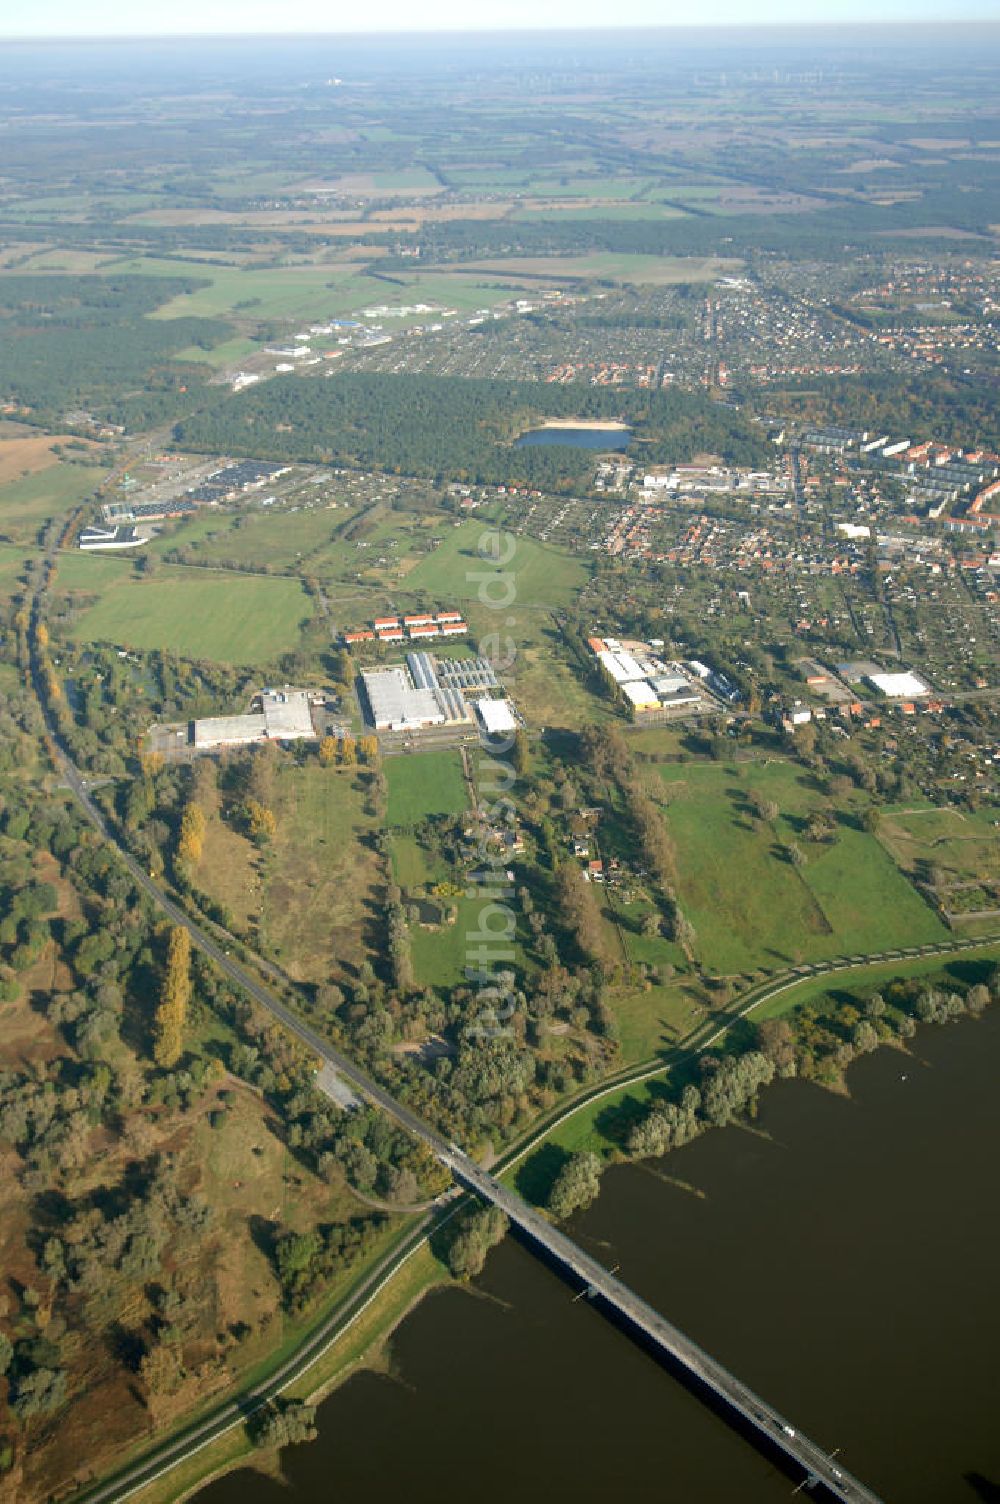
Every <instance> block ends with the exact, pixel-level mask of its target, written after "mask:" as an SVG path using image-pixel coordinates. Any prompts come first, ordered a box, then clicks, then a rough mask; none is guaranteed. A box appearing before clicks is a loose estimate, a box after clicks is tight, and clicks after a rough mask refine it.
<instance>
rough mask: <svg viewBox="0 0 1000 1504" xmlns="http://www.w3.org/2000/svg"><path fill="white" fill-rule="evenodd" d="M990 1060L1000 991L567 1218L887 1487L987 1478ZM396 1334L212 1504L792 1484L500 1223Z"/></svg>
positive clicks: (713, 1502) (654, 1494)
mask: <svg viewBox="0 0 1000 1504" xmlns="http://www.w3.org/2000/svg"><path fill="white" fill-rule="evenodd" d="M998 1067H1000V1009H994V1011H993V1013H992V1014H990V1015H988V1016H987V1017H986V1019H985V1020H983V1021H982V1022H979V1023H972V1022H965V1023H962V1024H960V1025H954V1026H951V1027H948V1028H944V1029H935V1030H932V1031H931V1030H926V1029H925V1030H923V1031H922V1033H921V1035H920V1038H919V1040H918V1041H917V1047H916V1052H915V1054H914V1055H913V1056H911V1057H906V1056H903V1055H900V1054H898V1053H897V1052H895V1051H892V1050H883V1051H880V1052H879V1053H878V1054H877V1055H876V1056H873V1057H870V1058H868V1059H866V1060H864V1061H862V1062H860V1063H859V1064H858V1065H857V1066H855V1067H854V1068H853V1069H852V1071H851V1077H850V1086H851V1093H852V1095H851V1098H850V1100H847V1099H844V1098H838V1097H834V1096H831V1095H829V1094H828V1093H824V1092H822V1091H820V1090H819V1089H818V1088H815V1087H810V1086H808V1085H806V1084H804V1083H800V1082H788V1083H783V1084H780V1085H778V1086H776V1087H774V1088H772V1089H771V1090H770V1091H768V1092H767V1093H766V1094H765V1096H764V1098H763V1106H762V1110H761V1113H760V1117H759V1119H758V1122H757V1125H756V1127H755V1129H754V1130H752V1131H751V1130H747V1129H738V1128H732V1129H727V1130H725V1131H724V1132H717V1133H710V1134H708V1135H706V1136H705V1137H704V1138H702V1139H700V1140H699V1141H698V1142H697V1143H695V1144H693V1145H691V1146H690V1147H689V1148H687V1149H685V1150H683V1151H681V1152H680V1153H677V1154H674V1155H671V1156H670V1158H669V1159H668V1160H665V1161H662V1162H660V1163H659V1164H656V1165H652V1166H629V1167H623V1168H621V1169H617V1170H613V1171H611V1172H609V1173H608V1174H607V1175H606V1177H605V1180H604V1187H603V1190H602V1193H601V1197H600V1200H599V1201H598V1202H597V1203H596V1204H595V1206H593V1207H592V1208H591V1209H590V1210H589V1211H588V1212H587V1213H585V1214H584V1215H583V1216H581V1217H578V1218H577V1219H576V1221H575V1223H574V1224H573V1227H572V1231H573V1232H574V1234H575V1235H576V1236H577V1237H579V1238H580V1239H581V1241H582V1242H584V1243H585V1244H586V1245H587V1246H588V1247H589V1248H591V1249H592V1250H593V1251H595V1252H596V1253H598V1254H599V1256H601V1257H602V1258H603V1259H604V1260H605V1261H606V1262H607V1263H608V1264H609V1265H610V1264H612V1263H614V1262H620V1264H621V1274H622V1277H623V1278H624V1279H625V1280H626V1281H627V1282H628V1283H630V1284H632V1285H633V1286H634V1287H635V1288H636V1289H637V1290H638V1291H640V1292H641V1293H642V1294H643V1295H645V1296H646V1297H647V1298H648V1299H649V1300H651V1301H652V1302H653V1304H654V1305H656V1306H658V1307H659V1308H660V1309H661V1310H662V1311H663V1312H664V1313H665V1314H667V1315H669V1316H670V1317H671V1319H673V1320H674V1321H675V1322H676V1323H677V1324H678V1325H679V1326H681V1327H682V1328H683V1329H685V1330H686V1331H687V1332H688V1333H689V1334H690V1335H691V1336H692V1337H694V1338H696V1339H697V1340H698V1341H699V1342H701V1343H702V1344H704V1345H705V1346H707V1347H708V1348H709V1350H710V1351H712V1352H713V1353H714V1354H715V1355H716V1356H717V1357H719V1358H720V1359H721V1360H722V1361H723V1362H725V1363H726V1364H728V1365H729V1366H730V1368H732V1369H733V1370H734V1372H736V1373H737V1374H738V1375H739V1376H740V1377H741V1378H742V1379H744V1380H745V1381H747V1382H748V1383H750V1384H751V1385H753V1386H754V1387H756V1388H757V1389H758V1390H759V1392H760V1393H761V1394H762V1395H763V1396H764V1397H765V1398H766V1399H768V1400H769V1401H771V1402H772V1403H773V1404H774V1405H776V1406H777V1407H778V1408H779V1409H780V1410H782V1411H784V1412H785V1413H786V1414H788V1416H789V1417H790V1418H791V1419H792V1422H793V1424H796V1423H797V1424H798V1425H800V1426H801V1427H802V1428H803V1429H804V1430H806V1431H808V1432H809V1433H810V1434H811V1435H812V1436H813V1437H814V1438H815V1439H816V1440H817V1441H820V1442H822V1443H823V1444H825V1445H827V1446H829V1447H830V1448H833V1447H836V1446H840V1447H842V1448H843V1452H842V1456H843V1460H844V1462H845V1464H846V1466H847V1467H849V1468H850V1469H851V1470H852V1471H853V1472H855V1473H856V1474H857V1475H858V1476H859V1477H860V1478H862V1479H863V1480H864V1481H865V1482H866V1483H868V1485H869V1486H870V1487H872V1488H873V1489H875V1490H876V1492H878V1493H880V1494H881V1495H882V1497H883V1498H884V1499H885V1500H886V1501H887V1504H952V1501H954V1504H976V1501H977V1500H978V1501H990V1500H1000V1425H998V1424H997V1421H998V1405H997V1400H998V1396H1000V1382H998V1359H1000V1301H998V1298H997V1284H998V1279H997V1251H998V1234H1000V1211H998V1201H997V1194H996V1191H997V1179H998V1177H997V1168H996V1167H997V1163H998V1160H1000V1091H998V1089H997V1070H998ZM904 1078H905V1079H904ZM393 1358H394V1362H393V1376H392V1377H385V1376H377V1375H372V1374H361V1375H359V1376H357V1377H356V1378H354V1379H352V1380H350V1382H348V1383H347V1384H346V1385H344V1386H343V1387H342V1388H341V1389H340V1390H339V1391H338V1392H336V1393H335V1394H334V1395H332V1396H331V1398H330V1399H329V1400H328V1401H326V1403H325V1404H324V1405H323V1406H322V1408H321V1410H320V1414H319V1424H320V1438H319V1440H318V1441H317V1442H315V1443H314V1444H313V1445H312V1446H303V1447H298V1448H294V1449H291V1450H289V1451H287V1452H286V1453H285V1454H284V1458H283V1461H284V1466H285V1474H286V1481H285V1483H284V1484H280V1483H277V1482H274V1481H272V1480H269V1479H265V1478H261V1477H259V1476H257V1475H256V1474H253V1473H251V1472H248V1471H244V1472H241V1473H237V1474H234V1475H231V1476H230V1477H228V1478H225V1479H222V1480H220V1481H219V1482H218V1483H216V1484H213V1485H210V1486H209V1487H208V1488H207V1489H205V1490H204V1491H203V1493H202V1494H201V1495H200V1496H199V1504H304V1501H307V1500H308V1501H310V1504H311V1501H313V1500H325V1499H330V1500H348V1499H350V1500H358V1499H364V1500H376V1501H383V1500H384V1501H388V1500H397V1499H398V1500H405V1501H409V1504H424V1501H426V1504H430V1501H432V1500H433V1501H439V1500H440V1499H441V1498H442V1497H448V1496H455V1495H457V1496H459V1497H468V1498H469V1499H471V1500H477V1501H482V1500H488V1501H492V1500H507V1499H526V1500H543V1499H544V1500H547V1501H551V1500H564V1499H565V1500H575V1501H589V1500H594V1501H598V1500H601V1501H605V1500H612V1501H613V1500H618V1499H637V1500H650V1501H652V1500H657V1501H661V1500H666V1501H671V1504H758V1501H759V1504H778V1501H780V1500H787V1499H788V1498H789V1494H790V1484H789V1482H788V1480H787V1479H786V1478H785V1477H784V1476H783V1475H781V1474H780V1473H778V1472H777V1471H776V1469H775V1468H774V1467H773V1466H772V1465H771V1464H770V1463H769V1462H768V1461H767V1460H766V1459H765V1458H763V1457H761V1456H760V1455H758V1454H757V1453H756V1452H755V1451H754V1449H753V1448H752V1447H751V1446H750V1445H749V1444H748V1443H747V1441H745V1440H744V1439H743V1438H741V1437H740V1436H738V1435H736V1434H735V1433H734V1432H733V1431H731V1430H730V1429H729V1428H728V1426H727V1425H726V1424H725V1423H724V1422H723V1421H722V1420H720V1419H719V1418H718V1417H717V1416H715V1415H714V1414H712V1413H711V1412H710V1411H708V1410H707V1409H706V1408H705V1407H704V1406H703V1405H702V1404H701V1403H700V1402H699V1401H698V1400H696V1399H695V1398H693V1397H692V1396H691V1395H689V1394H688V1393H687V1392H686V1391H685V1390H684V1389H683V1388H682V1387H681V1386H680V1385H679V1384H678V1383H677V1382H675V1381H674V1380H673V1379H672V1378H670V1377H669V1376H668V1375H667V1374H666V1373H665V1372H664V1371H663V1370H662V1369H661V1368H660V1367H659V1366H658V1365H657V1364H656V1363H655V1362H654V1361H653V1360H652V1359H651V1358H650V1357H648V1356H647V1355H646V1354H644V1353H643V1352H642V1351H640V1350H639V1349H638V1348H637V1347H635V1346H634V1345H633V1344H632V1343H631V1342H630V1340H629V1339H628V1338H627V1337H626V1336H624V1335H623V1334H622V1333H621V1332H619V1331H618V1330H616V1329H615V1328H614V1327H613V1326H611V1325H610V1323H609V1322H607V1321H606V1320H605V1319H604V1318H603V1317H602V1316H601V1315H600V1314H599V1313H598V1312H597V1311H595V1310H593V1309H592V1308H591V1307H590V1306H588V1304H587V1303H586V1301H583V1300H581V1301H579V1302H576V1303H574V1302H573V1300H572V1296H571V1292H570V1291H569V1290H568V1289H567V1287H566V1286H565V1285H564V1284H563V1283H562V1282H561V1281H560V1279H559V1278H558V1277H557V1276H556V1275H555V1274H553V1273H552V1272H550V1271H549V1270H548V1269H547V1268H545V1267H544V1266H543V1265H542V1264H540V1263H539V1262H538V1260H537V1259H536V1258H535V1257H534V1256H533V1255H532V1254H531V1253H529V1252H528V1251H527V1250H525V1249H524V1248H522V1247H520V1246H519V1245H518V1244H517V1243H515V1242H513V1241H512V1240H511V1239H508V1240H507V1242H506V1243H505V1244H504V1245H503V1246H502V1247H501V1248H500V1249H498V1250H497V1251H496V1252H495V1253H494V1254H493V1255H491V1258H490V1261H489V1264H488V1266H487V1270H486V1273H485V1275H484V1276H483V1277H482V1279H480V1280H479V1281H478V1282H477V1283H476V1285H475V1287H474V1289H473V1291H472V1293H467V1292H464V1291H460V1290H454V1289H452V1290H448V1291H444V1292H440V1293H438V1294H435V1295H432V1296H431V1297H429V1298H428V1299H427V1300H426V1301H425V1302H424V1303H423V1304H422V1305H421V1306H420V1307H419V1308H418V1309H417V1311H416V1312H415V1313H414V1314H413V1315H412V1316H411V1317H410V1318H409V1319H408V1320H407V1321H406V1322H405V1324H404V1325H403V1326H402V1328H401V1329H400V1330H399V1332H397V1334H396V1336H395V1338H394V1341H393ZM807 1497H808V1496H807Z"/></svg>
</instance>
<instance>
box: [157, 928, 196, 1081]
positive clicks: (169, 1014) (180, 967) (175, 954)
mask: <svg viewBox="0 0 1000 1504" xmlns="http://www.w3.org/2000/svg"><path fill="white" fill-rule="evenodd" d="M190 999H191V937H190V935H189V934H188V932H187V930H186V929H184V928H183V927H182V926H181V925H179V924H178V925H175V926H174V928H173V929H172V930H171V931H170V939H169V941H168V942H167V964H166V966H165V967H164V971H163V985H162V987H161V988H160V1006H159V1007H158V1008H157V1010H156V1019H155V1023H154V1032H155V1042H154V1045H153V1059H154V1060H155V1061H156V1063H157V1065H159V1066H162V1067H163V1069H164V1070H171V1069H172V1068H173V1067H174V1066H175V1065H176V1064H177V1062H178V1060H179V1059H180V1058H181V1054H182V1053H183V1050H184V1026H185V1024H186V1023H187V1010H188V1003H189V1001H190Z"/></svg>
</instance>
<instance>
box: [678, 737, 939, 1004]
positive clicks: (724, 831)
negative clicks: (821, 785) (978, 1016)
mask: <svg viewBox="0 0 1000 1504" xmlns="http://www.w3.org/2000/svg"><path fill="white" fill-rule="evenodd" d="M659 772H660V775H661V779H662V783H663V789H664V795H665V798H666V801H667V810H666V818H667V825H668V827H669V829H670V833H671V835H672V837H673V840H674V842H675V844H676V847H677V869H678V880H679V891H680V899H681V904H682V906H683V908H684V910H685V912H686V913H687V914H688V915H689V917H690V919H691V920H692V922H693V924H694V927H695V930H696V932H697V937H698V938H697V944H696V950H697V952H698V955H699V957H700V958H701V960H702V961H703V963H704V964H705V965H706V966H708V967H710V968H712V969H714V970H717V971H719V972H720V973H723V974H727V975H732V974H735V973H738V972H742V971H746V970H748V969H753V968H755V967H760V966H768V967H773V966H775V965H778V966H781V965H787V964H789V963H792V962H795V961H799V960H820V959H823V958H824V957H826V956H832V955H836V954H839V953H841V952H843V951H845V950H847V951H866V950H870V951H875V950H882V949H886V948H888V947H890V946H894V945H907V944H921V943H924V942H927V941H933V940H941V939H944V938H945V937H946V933H947V932H946V931H945V929H944V927H943V925H942V924H941V923H940V921H939V920H938V919H937V918H936V916H935V915H934V914H933V912H932V911H931V910H930V909H929V908H928V906H927V905H926V904H925V903H924V902H923V900H922V899H921V898H920V897H919V895H918V894H917V893H916V892H915V891H914V889H913V888H912V887H911V885H910V884H909V883H908V882H907V881H906V879H905V878H904V877H903V876H902V874H901V873H900V872H899V871H898V869H897V868H896V867H895V865H894V863H893V862H892V861H891V860H890V858H889V857H888V855H887V854H886V852H885V851H884V850H883V849H882V847H881V846H880V845H879V843H878V841H877V840H876V839H875V837H874V836H871V835H869V834H867V833H866V832H865V831H863V830H861V829H859V828H858V825H857V817H856V812H855V811H854V810H853V808H852V807H851V803H850V801H849V800H848V801H847V802H846V803H845V804H844V805H843V806H842V807H840V808H839V809H837V811H836V819H837V824H836V830H835V839H834V840H833V841H832V842H829V843H823V844H819V843H814V842H811V841H809V840H808V839H807V838H806V837H805V835H804V833H803V827H804V825H805V819H806V816H807V814H808V812H809V811H810V810H811V809H814V808H816V807H818V806H819V805H820V804H823V803H825V802H826V801H825V799H824V798H823V797H822V796H821V794H820V793H819V792H817V791H816V790H814V789H813V788H811V786H810V783H809V779H808V775H807V774H805V773H804V772H803V771H802V770H801V769H799V768H798V767H797V766H796V765H795V764H792V763H788V762H769V763H753V764H742V765H739V766H736V765H731V766H724V765H719V764H703V763H690V764H686V765H682V766H680V767H678V766H677V765H673V766H661V768H660V769H659ZM755 794H759V795H761V796H762V797H763V798H765V799H771V800H773V801H774V802H775V803H776V804H777V806H778V809H779V814H778V817H777V819H776V820H775V821H774V822H773V823H770V824H769V823H767V822H765V821H761V820H760V819H758V818H757V817H756V816H755V815H754V812H753V808H752V805H751V802H750V800H751V798H752V796H753V795H755ZM789 842H795V843H797V844H798V845H799V847H800V849H801V850H802V851H803V852H804V853H805V857H806V860H805V863H804V865H803V866H801V867H798V868H796V867H795V866H793V864H792V863H791V861H790V860H789V859H788V856H787V854H786V851H785V849H784V848H785V847H786V846H787V844H788V843H789Z"/></svg>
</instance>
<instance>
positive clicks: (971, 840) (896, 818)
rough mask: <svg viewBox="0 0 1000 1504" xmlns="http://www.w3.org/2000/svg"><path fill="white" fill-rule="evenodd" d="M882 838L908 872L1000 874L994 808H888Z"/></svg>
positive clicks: (947, 876)
mask: <svg viewBox="0 0 1000 1504" xmlns="http://www.w3.org/2000/svg"><path fill="white" fill-rule="evenodd" d="M879 839H880V840H881V841H882V843H883V845H884V846H885V847H886V849H887V850H888V851H889V852H890V853H891V855H892V856H893V857H894V859H895V860H896V861H897V862H898V863H899V865H900V867H902V869H903V871H904V872H908V873H911V874H913V875H914V876H916V877H918V878H922V879H923V880H925V881H926V880H928V879H929V877H930V875H931V874H932V873H933V874H935V875H940V877H941V879H942V880H943V881H944V882H945V883H961V882H978V881H980V880H981V879H983V878H986V879H990V880H992V881H994V882H996V881H997V879H998V878H1000V832H998V831H997V829H996V826H995V824H994V819H993V812H991V811H989V810H980V811H977V812H975V813H972V812H970V811H968V810H960V809H954V808H949V809H934V808H930V807H928V808H927V809H888V810H886V811H885V812H884V814H883V817H882V823H881V825H880V826H879Z"/></svg>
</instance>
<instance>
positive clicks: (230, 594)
mask: <svg viewBox="0 0 1000 1504" xmlns="http://www.w3.org/2000/svg"><path fill="white" fill-rule="evenodd" d="M87 566H97V567H96V568H92V569H91V568H88V567H87ZM58 583H59V585H60V587H61V588H62V589H66V588H69V589H71V590H76V591H81V592H87V593H91V592H100V599H99V600H97V602H96V603H95V604H93V605H91V606H89V607H87V608H86V609H85V610H83V611H82V612H81V614H80V615H79V617H78V618H77V619H76V621H75V622H74V623H73V625H72V627H71V629H70V632H71V635H72V636H73V637H74V638H75V639H76V640H77V641H78V642H110V643H113V644H115V646H118V647H131V648H138V649H147V650H148V649H151V648H168V649H170V650H171V651H172V652H175V653H179V654H180V655H181V656H182V657H188V658H206V659H210V660H212V661H214V662H217V663H246V664H261V665H263V664H266V663H272V662H273V661H274V660H275V658H276V657H278V655H279V654H281V653H284V652H288V651H290V650H291V649H292V648H294V647H295V645H296V643H297V642H298V640H299V630H300V626H301V624H302V622H303V621H304V620H305V619H306V618H307V617H308V615H309V608H308V603H307V599H306V595H305V592H304V591H303V589H302V586H301V585H300V584H299V582H298V581H297V580H283V579H274V580H269V579H259V578H256V577H247V576H240V575H223V574H212V573H211V572H210V571H207V570H204V571H203V570H190V569H187V570H186V569H183V568H171V567H170V566H169V565H168V566H164V567H163V568H162V569H161V570H160V572H159V573H158V574H157V575H156V577H155V578H154V579H150V580H144V579H139V578H137V577H136V576H135V575H134V574H133V573H132V570H131V567H130V566H129V565H127V564H126V563H125V562H124V561H118V560H112V559H100V560H96V559H89V558H83V557H79V558H77V557H71V558H68V559H67V560H66V561H65V562H64V563H63V564H62V565H61V566H60V572H59V576H58Z"/></svg>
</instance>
